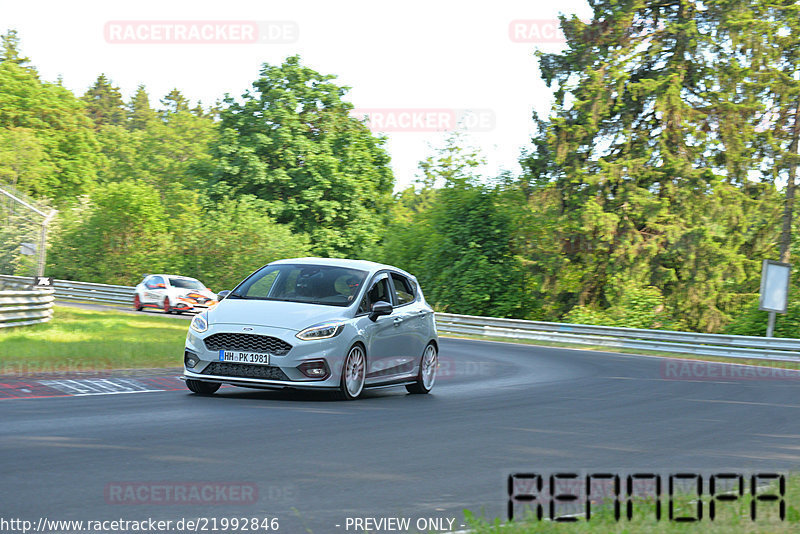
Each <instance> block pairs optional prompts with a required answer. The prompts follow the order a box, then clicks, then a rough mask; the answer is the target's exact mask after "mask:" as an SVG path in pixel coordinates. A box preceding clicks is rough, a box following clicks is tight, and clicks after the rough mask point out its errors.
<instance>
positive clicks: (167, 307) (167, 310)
mask: <svg viewBox="0 0 800 534" xmlns="http://www.w3.org/2000/svg"><path fill="white" fill-rule="evenodd" d="M164 313H172V307H171V306H170V305H169V297H164Z"/></svg>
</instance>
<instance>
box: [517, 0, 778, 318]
mask: <svg viewBox="0 0 800 534" xmlns="http://www.w3.org/2000/svg"><path fill="white" fill-rule="evenodd" d="M592 7H593V9H594V16H593V20H592V21H591V22H590V23H584V22H581V21H580V20H578V19H577V18H576V17H573V18H571V19H563V20H562V28H563V30H564V32H565V35H566V36H567V45H568V47H567V49H566V50H565V52H564V53H562V54H540V56H539V57H540V63H541V71H542V77H543V79H544V80H545V82H546V83H547V84H548V85H550V86H551V87H554V88H555V97H556V98H555V105H554V107H553V110H552V113H551V117H550V118H549V120H548V121H544V122H540V126H541V128H542V129H541V132H542V133H541V135H540V136H539V138H538V139H537V141H536V145H535V146H536V150H534V151H533V152H532V153H531V154H530V155H529V156H527V157H526V160H525V162H524V163H525V164H526V165H527V166H528V168H529V172H530V173H531V174H534V173H542V172H543V173H545V175H544V176H538V177H537V178H536V180H535V181H534V182H533V183H535V184H537V183H538V186H537V187H538V190H539V191H542V192H544V191H548V190H550V191H552V192H553V193H555V194H556V195H557V199H556V202H557V204H556V206H557V210H556V214H555V219H554V220H553V221H552V223H551V227H552V228H553V229H554V230H555V232H556V240H557V245H556V250H554V251H551V253H553V256H551V259H550V260H547V261H544V262H540V264H543V265H547V266H548V268H550V269H553V270H552V271H551V272H552V273H557V276H558V278H559V284H560V286H561V287H560V288H559V291H558V293H560V294H557V295H556V296H555V297H554V298H555V299H556V300H559V301H560V302H561V305H562V306H563V308H562V311H561V313H563V312H564V311H566V309H569V308H571V307H572V306H574V305H583V306H588V307H591V308H597V309H603V308H606V307H608V306H609V305H611V296H612V295H613V294H615V293H619V292H620V291H621V289H622V288H625V287H630V286H633V287H636V288H646V287H648V286H654V287H657V288H659V289H660V290H661V291H662V292H663V294H664V296H665V298H666V301H667V303H668V305H669V306H670V307H672V308H674V309H675V310H676V311H675V313H676V314H678V315H680V316H681V318H683V319H685V320H686V323H687V325H688V326H689V327H691V328H698V329H704V330H714V329H717V328H719V327H720V326H721V325H722V324H724V323H725V322H726V321H728V320H729V319H730V313H731V312H732V311H734V310H736V309H737V307H738V306H741V303H742V299H743V298H744V294H745V293H747V292H748V287H749V284H750V283H751V281H752V280H753V279H754V277H756V276H757V272H758V263H759V262H758V261H757V260H755V259H753V252H756V253H757V254H763V253H764V251H765V250H768V246H769V245H768V244H769V242H770V239H771V237H772V236H774V235H775V234H774V222H775V221H774V220H768V221H765V220H763V219H764V216H763V214H764V213H767V214H769V213H770V212H769V210H768V209H764V207H765V206H769V205H772V204H771V203H772V202H774V199H775V188H774V187H773V186H771V185H770V184H763V183H751V181H750V180H748V175H747V173H748V171H749V167H748V164H749V159H748V157H749V153H748V151H750V150H752V146H748V145H747V143H746V142H745V141H743V136H744V135H746V134H747V132H748V130H747V128H737V125H739V123H741V122H743V121H744V122H746V121H747V120H748V115H744V119H743V120H742V121H738V122H737V121H734V122H729V121H725V120H723V119H724V118H729V117H736V116H737V115H741V114H742V112H743V110H747V109H752V108H753V107H754V106H755V103H754V102H753V101H752V99H749V98H738V97H735V93H736V91H733V90H732V89H735V88H737V87H740V85H739V84H738V78H736V76H737V75H738V74H737V73H736V65H735V64H733V63H732V62H730V61H726V58H725V57H723V56H721V55H720V54H719V46H718V44H717V41H715V36H714V35H713V32H712V31H711V29H710V28H714V27H716V26H718V24H719V13H718V11H717V10H716V9H705V8H704V7H703V6H699V5H698V4H696V3H693V2H688V1H685V0H667V1H665V2H659V3H650V2H638V1H637V2H629V3H618V2H615V1H611V0H607V1H606V0H602V1H601V0H598V1H596V2H593V3H592ZM751 114H752V112H751ZM723 156H725V157H723ZM542 158H551V160H550V161H544V160H543V159H542ZM530 183H531V182H530V181H528V182H526V184H525V185H526V187H527V186H528V185H529V184H530ZM550 184H552V187H553V188H552V189H550Z"/></svg>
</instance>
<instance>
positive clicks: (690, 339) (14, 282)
mask: <svg viewBox="0 0 800 534" xmlns="http://www.w3.org/2000/svg"><path fill="white" fill-rule="evenodd" d="M31 281H32V280H31V279H30V278H26V277H22V276H6V275H0V283H2V284H4V285H6V286H15V287H28V286H29V285H30V284H31ZM53 286H54V288H55V298H56V300H62V301H70V300H72V301H76V300H77V301H89V302H97V303H100V304H121V305H125V306H132V305H133V287H130V286H116V285H108V284H92V283H88V282H75V281H72V280H55V281H54V284H53ZM436 326H437V328H438V330H439V332H440V333H442V334H455V335H459V334H461V335H478V336H487V337H492V338H500V339H522V340H533V341H547V342H556V343H564V344H567V345H591V346H599V347H608V348H609V349H618V348H626V349H634V350H648V351H657V352H672V353H682V354H697V355H704V356H726V357H730V358H749V359H754V360H782V361H791V362H800V339H794V338H774V337H773V338H766V337H756V336H732V335H723V334H699V333H694V332H676V331H671V330H646V329H640V328H620V327H613V326H595V325H583V324H568V323H547V322H542V321H525V320H521V319H498V318H494V317H476V316H472V315H455V314H451V313H437V314H436Z"/></svg>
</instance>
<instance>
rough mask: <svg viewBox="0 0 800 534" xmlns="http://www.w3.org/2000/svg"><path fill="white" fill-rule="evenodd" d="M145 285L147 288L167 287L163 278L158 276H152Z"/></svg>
mask: <svg viewBox="0 0 800 534" xmlns="http://www.w3.org/2000/svg"><path fill="white" fill-rule="evenodd" d="M146 285H147V288H148V289H164V288H165V287H167V286H166V285H164V279H163V278H161V277H160V276H153V277H152V278H150V280H149V281H148V282H147V284H146Z"/></svg>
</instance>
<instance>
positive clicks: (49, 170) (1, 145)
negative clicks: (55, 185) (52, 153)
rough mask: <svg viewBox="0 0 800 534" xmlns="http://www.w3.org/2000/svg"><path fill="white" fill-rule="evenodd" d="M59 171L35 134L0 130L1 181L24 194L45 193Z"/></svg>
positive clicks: (31, 131)
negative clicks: (32, 192)
mask: <svg viewBox="0 0 800 534" xmlns="http://www.w3.org/2000/svg"><path fill="white" fill-rule="evenodd" d="M56 171H57V168H56V166H55V165H54V164H53V162H52V161H51V160H50V158H49V157H48V154H47V149H46V148H45V146H44V145H43V144H42V142H41V141H40V140H39V139H38V138H37V137H36V133H35V132H34V131H33V130H31V129H30V128H2V129H0V181H2V182H5V183H8V184H11V186H12V187H16V188H18V189H20V190H22V191H44V190H46V189H47V185H48V183H49V181H50V177H51V176H52V175H54V174H55V173H56Z"/></svg>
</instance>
